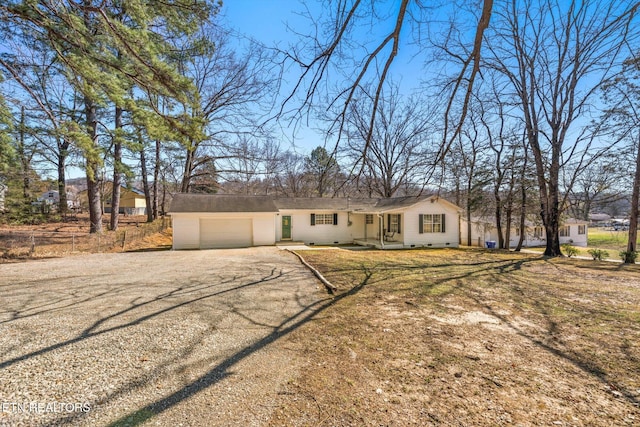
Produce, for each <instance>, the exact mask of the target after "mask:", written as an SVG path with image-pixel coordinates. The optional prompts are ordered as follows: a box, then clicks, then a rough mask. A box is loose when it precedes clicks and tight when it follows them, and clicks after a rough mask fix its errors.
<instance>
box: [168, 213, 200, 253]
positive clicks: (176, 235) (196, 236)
mask: <svg viewBox="0 0 640 427" xmlns="http://www.w3.org/2000/svg"><path fill="white" fill-rule="evenodd" d="M171 226H172V227H173V249H197V248H199V247H200V220H199V218H198V217H197V216H193V215H192V214H183V215H180V214H173V215H171Z"/></svg>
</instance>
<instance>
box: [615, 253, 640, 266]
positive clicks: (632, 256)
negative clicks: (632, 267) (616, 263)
mask: <svg viewBox="0 0 640 427" xmlns="http://www.w3.org/2000/svg"><path fill="white" fill-rule="evenodd" d="M619 254H620V258H622V262H626V263H629V264H633V263H635V262H636V260H637V259H638V251H620V253H619Z"/></svg>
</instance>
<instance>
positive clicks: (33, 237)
mask: <svg viewBox="0 0 640 427" xmlns="http://www.w3.org/2000/svg"><path fill="white" fill-rule="evenodd" d="M35 251H36V237H35V236H34V234H33V231H32V232H31V247H30V248H29V256H33V254H34V252H35Z"/></svg>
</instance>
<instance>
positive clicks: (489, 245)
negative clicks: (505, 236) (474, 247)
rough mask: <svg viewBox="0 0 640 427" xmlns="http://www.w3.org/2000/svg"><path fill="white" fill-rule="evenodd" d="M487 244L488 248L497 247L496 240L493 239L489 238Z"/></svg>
mask: <svg viewBox="0 0 640 427" xmlns="http://www.w3.org/2000/svg"><path fill="white" fill-rule="evenodd" d="M485 244H486V245H487V249H495V248H496V242H495V241H493V240H489V241H488V242H485Z"/></svg>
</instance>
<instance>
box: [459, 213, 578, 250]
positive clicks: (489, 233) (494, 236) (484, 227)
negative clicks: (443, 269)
mask: <svg viewBox="0 0 640 427" xmlns="http://www.w3.org/2000/svg"><path fill="white" fill-rule="evenodd" d="M514 220H515V218H514ZM525 224H526V226H525V230H524V233H525V235H524V241H523V243H522V245H523V246H524V247H534V246H545V245H546V244H547V241H546V240H547V237H546V233H545V229H544V227H543V226H542V225H541V224H535V223H533V222H531V221H526V222H525ZM518 225H519V224H518ZM588 227H589V224H588V221H583V220H579V219H575V218H568V219H565V220H564V221H563V223H562V225H561V226H560V244H564V243H569V244H571V245H573V246H580V247H585V246H587V233H588ZM460 230H461V233H462V234H461V236H462V239H461V240H462V241H463V242H465V244H466V242H467V221H466V220H465V219H462V220H461V221H460ZM503 233H504V231H503ZM519 241H520V227H518V226H517V225H516V224H514V223H512V224H511V233H510V235H509V247H510V248H515V247H516V246H517V245H518V242H519ZM487 242H498V229H497V228H496V222H495V219H494V218H472V219H471V244H472V245H473V246H480V247H485V246H486V243H487Z"/></svg>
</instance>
